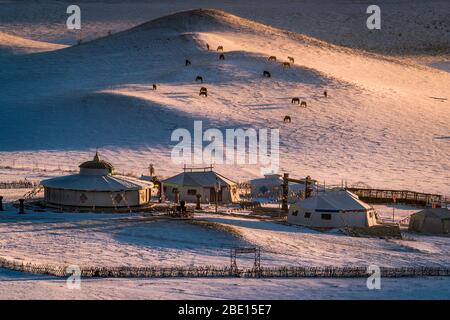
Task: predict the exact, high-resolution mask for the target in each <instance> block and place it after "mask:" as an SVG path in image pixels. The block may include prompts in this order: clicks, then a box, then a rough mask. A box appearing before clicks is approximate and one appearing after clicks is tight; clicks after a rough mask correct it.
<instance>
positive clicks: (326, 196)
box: [298, 190, 372, 212]
mask: <svg viewBox="0 0 450 320" xmlns="http://www.w3.org/2000/svg"><path fill="white" fill-rule="evenodd" d="M298 206H299V207H300V208H305V209H311V210H315V211H316V212H321V211H322V212H346V211H367V210H370V209H371V208H372V207H371V206H369V205H368V204H367V203H365V202H363V201H361V200H359V198H358V196H357V195H356V194H354V193H351V192H350V191H348V190H336V191H328V192H322V193H319V194H318V195H315V196H312V197H310V198H307V199H305V200H303V201H300V202H299V203H298Z"/></svg>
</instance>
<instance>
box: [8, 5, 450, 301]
mask: <svg viewBox="0 0 450 320" xmlns="http://www.w3.org/2000/svg"><path fill="white" fill-rule="evenodd" d="M79 3H80V4H81V7H82V12H83V13H82V16H83V30H82V33H83V38H84V39H85V41H84V43H83V44H82V45H79V46H72V45H73V44H74V43H75V39H76V35H75V33H74V32H71V31H68V30H67V29H66V28H65V19H66V17H67V15H66V14H65V9H66V8H67V5H68V4H69V3H66V2H63V1H30V0H26V1H20V2H17V1H4V0H0V70H1V72H0V87H1V93H0V119H1V124H0V182H5V181H19V180H23V179H28V180H33V181H40V180H41V179H45V178H48V177H53V176H59V175H64V174H69V173H71V172H73V171H76V170H77V169H78V168H77V166H78V165H79V164H80V163H81V162H83V161H86V160H89V159H91V158H92V156H93V153H94V152H95V150H96V149H97V148H98V149H99V152H100V155H101V157H102V158H104V159H106V160H108V161H110V162H112V163H113V164H114V165H115V167H116V168H117V171H118V172H119V173H121V174H131V175H135V176H140V175H141V174H142V173H147V172H146V168H147V167H148V165H149V164H150V163H153V164H154V166H155V169H156V173H157V175H158V176H160V177H168V176H170V175H172V174H175V173H178V172H179V171H180V169H181V167H180V166H179V165H175V164H173V163H172V162H171V158H170V152H171V148H172V147H173V145H174V142H172V141H170V136H171V133H172V132H173V130H175V129H178V128H187V129H189V130H192V127H193V122H194V121H195V120H203V126H204V129H207V128H218V129H221V130H224V129H227V128H232V129H235V128H244V129H246V128H255V129H260V128H275V129H279V130H280V144H281V145H280V172H289V173H290V176H291V177H304V176H306V175H310V176H312V177H313V178H314V179H317V180H318V181H320V182H326V184H328V185H329V184H340V183H341V181H342V180H345V181H346V182H347V183H348V185H350V186H351V185H352V184H356V183H360V182H363V183H364V184H366V185H370V186H371V187H374V188H376V187H379V188H395V189H400V188H401V189H410V190H414V191H422V192H434V193H441V194H446V195H450V160H449V156H448V155H449V154H450V125H449V124H450V72H449V70H450V69H449V66H450V58H449V48H450V20H449V15H448V12H450V3H449V2H448V1H438V0H432V1H426V2H425V1H420V0H412V1H407V2H406V1H391V0H382V1H378V4H379V5H380V6H381V8H382V14H383V16H382V19H383V20H382V30H381V31H380V32H376V31H369V30H368V29H367V28H365V20H366V18H367V15H366V14H365V9H366V8H367V5H369V4H372V3H371V2H369V1H365V0H364V1H356V0H351V1H332V0H320V1H306V0H305V1H298V2H293V1H287V0H282V1H277V2H275V1H267V0H264V1H254V0H252V1H248V2H242V1H241V2H238V1H226V2H219V1H216V0H214V1H203V0H189V1H181V0H177V1H171V2H170V3H168V2H167V1H132V2H129V3H127V4H124V3H121V2H119V1H102V2H101V3H95V2H92V1H79ZM199 7H203V8H204V7H210V8H216V9H221V10H225V11H227V12H229V13H227V12H223V11H215V10H208V11H199V10H196V11H188V12H181V13H177V14H175V15H169V14H173V13H174V12H177V11H180V10H190V9H194V8H199ZM230 13H231V14H230ZM167 15H169V16H167ZM155 18H159V19H158V20H153V21H152V19H155ZM247 19H250V20H247ZM130 28H131V29H130ZM109 30H111V31H112V35H111V36H107V34H108V31H109ZM119 31H123V32H119ZM101 37H103V38H101ZM99 38H100V39H99ZM88 40H92V41H88ZM206 43H208V44H210V45H211V47H212V48H213V49H215V48H216V47H217V46H219V45H222V46H224V55H225V60H224V61H219V60H218V54H217V52H216V51H207V50H206ZM71 46H72V47H71ZM272 55H275V56H277V58H278V62H276V63H275V62H268V61H267V57H268V56H272ZM288 56H292V57H294V58H295V64H293V65H292V66H291V68H289V69H283V68H282V67H281V65H280V62H284V61H287V57H288ZM185 59H189V60H191V62H192V65H191V66H189V67H186V66H185V65H184V63H185ZM263 70H268V71H270V73H271V74H272V77H271V78H270V79H268V78H263V76H262V72H263ZM197 75H201V76H203V78H204V80H205V82H204V83H203V85H200V84H199V83H196V82H195V81H194V80H195V77H196V76H197ZM153 83H156V84H158V90H156V91H153V90H151V88H152V84H153ZM200 86H205V87H207V88H208V93H209V95H208V97H207V98H203V97H199V96H198V90H199V88H200ZM324 90H327V92H328V97H327V98H325V97H324V96H323V91H324ZM292 97H299V98H300V99H301V100H305V101H306V102H307V103H308V107H307V108H300V107H298V106H297V105H293V104H291V102H290V100H291V98H292ZM286 115H289V116H290V117H291V118H292V123H283V118H284V117H285V116H286ZM209 164H210V163H205V165H209ZM215 167H216V169H217V171H219V172H220V173H222V174H224V175H225V176H227V177H229V178H231V179H232V180H236V181H246V180H248V179H251V178H255V177H258V176H260V174H261V173H260V166H258V165H231V166H230V165H228V166H227V165H216V166H215ZM26 191H28V190H25V189H24V190H4V189H2V190H0V195H2V196H4V197H5V201H6V202H9V201H13V200H16V199H18V198H19V197H20V196H21V195H23V194H25V193H26ZM375 207H376V209H377V211H378V212H379V213H380V215H381V216H382V217H383V218H385V219H390V218H391V217H392V213H393V210H394V211H395V220H396V221H399V220H400V219H402V218H404V217H406V216H408V215H410V214H411V213H413V212H415V211H417V210H416V209H415V208H412V207H407V206H395V207H394V208H393V207H392V206H375ZM195 220H196V221H197V222H196V223H189V222H180V221H169V220H164V219H157V218H155V217H151V216H141V215H127V214H124V215H117V214H116V215H112V214H64V215H61V214H58V213H49V212H48V213H30V214H27V215H24V216H19V215H17V210H16V209H12V208H11V207H10V205H9V204H7V211H5V212H0V256H1V257H4V258H7V259H11V260H16V261H24V262H35V263H51V264H62V265H67V264H76V265H80V266H98V265H107V266H148V265H158V266H176V265H182V266H200V265H218V266H225V265H228V264H229V254H230V251H229V250H230V248H231V247H235V246H248V245H251V246H260V247H261V248H262V264H263V265H265V266H280V265H290V266H327V265H333V266H367V265H369V264H377V265H380V266H386V267H419V266H433V267H450V238H449V237H431V236H422V235H417V234H412V233H408V232H405V234H404V235H405V236H406V237H405V240H382V239H366V238H350V237H347V236H344V235H343V234H340V233H339V232H336V231H332V232H327V233H321V232H316V231H312V230H309V229H306V228H302V227H296V226H288V225H286V224H281V223H276V222H271V221H262V220H259V219H250V218H246V217H231V216H226V215H212V214H203V215H197V216H196V219H195ZM200 220H202V221H208V222H209V223H211V222H212V223H214V225H215V226H216V227H215V228H211V227H210V225H206V224H204V223H201V222H200ZM238 263H239V265H240V266H243V267H245V266H250V265H251V263H252V261H251V259H250V258H248V257H244V258H242V259H240V260H239V261H238ZM383 281H384V282H383V289H382V290H381V291H369V290H367V288H366V286H365V279H314V280H312V279H286V280H283V279H264V280H258V279H232V280H230V279H223V280H222V279H214V280H212V279H133V280H129V279H89V280H84V281H83V289H82V290H81V291H68V289H67V288H66V287H65V283H64V281H63V280H61V279H55V278H52V277H46V276H40V275H29V274H20V273H17V272H11V271H7V270H0V299H1V298H6V299H20V298H33V299H38V298H51V299H58V298H64V299H72V298H73V299H80V298H90V299H109V298H111V299H113V298H136V299H138V298H151V299H166V298H169V299H176V298H188V299H198V298H211V299H221V298H224V299H230V298H233V299H241V298H242V299H250V298H261V299H264V298H267V299H282V298H286V299H317V298H334V299H341V298H355V299H361V298H368V299H378V298H380V297H381V298H393V299H396V298H418V299H420V298H434V299H442V298H444V299H449V298H450V291H449V279H448V278H426V279H385V280H383ZM236 289H238V290H236Z"/></svg>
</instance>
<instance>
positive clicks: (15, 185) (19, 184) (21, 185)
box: [0, 180, 39, 189]
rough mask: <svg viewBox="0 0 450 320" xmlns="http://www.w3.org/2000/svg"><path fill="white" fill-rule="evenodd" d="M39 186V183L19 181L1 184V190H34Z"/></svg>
mask: <svg viewBox="0 0 450 320" xmlns="http://www.w3.org/2000/svg"><path fill="white" fill-rule="evenodd" d="M38 184H39V182H37V181H30V180H18V181H6V182H0V189H32V188H34V187H36V186H37V185H38Z"/></svg>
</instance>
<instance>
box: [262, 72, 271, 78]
mask: <svg viewBox="0 0 450 320" xmlns="http://www.w3.org/2000/svg"><path fill="white" fill-rule="evenodd" d="M263 76H264V77H266V78H270V72H269V71H266V70H264V72H263Z"/></svg>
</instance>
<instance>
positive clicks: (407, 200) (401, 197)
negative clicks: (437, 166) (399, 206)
mask: <svg viewBox="0 0 450 320" xmlns="http://www.w3.org/2000/svg"><path fill="white" fill-rule="evenodd" d="M347 190H348V191H350V192H353V193H354V194H356V195H357V196H358V197H359V198H360V199H361V200H363V201H366V202H369V203H393V202H397V203H404V204H413V205H419V206H426V205H431V204H433V203H442V202H447V203H450V198H446V197H444V196H443V195H440V194H432V193H423V192H416V191H409V190H388V189H368V188H347Z"/></svg>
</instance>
